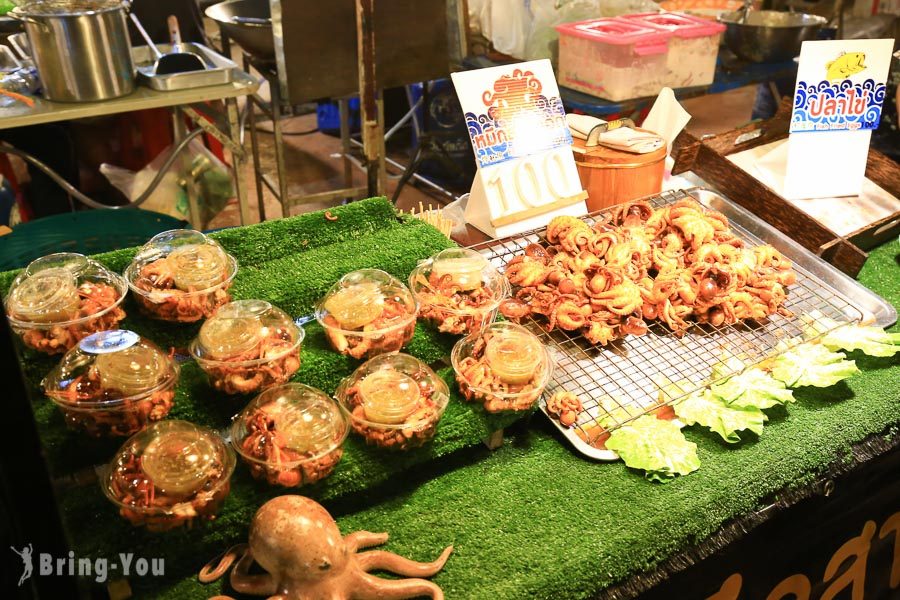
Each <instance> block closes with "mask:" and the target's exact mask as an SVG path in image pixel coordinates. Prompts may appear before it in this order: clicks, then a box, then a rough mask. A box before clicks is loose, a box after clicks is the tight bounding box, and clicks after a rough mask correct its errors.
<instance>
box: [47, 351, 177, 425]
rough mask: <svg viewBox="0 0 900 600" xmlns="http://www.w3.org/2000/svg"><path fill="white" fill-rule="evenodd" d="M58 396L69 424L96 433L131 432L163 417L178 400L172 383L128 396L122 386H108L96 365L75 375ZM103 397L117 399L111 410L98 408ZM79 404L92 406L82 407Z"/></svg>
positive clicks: (104, 398)
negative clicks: (133, 397)
mask: <svg viewBox="0 0 900 600" xmlns="http://www.w3.org/2000/svg"><path fill="white" fill-rule="evenodd" d="M56 396H57V399H58V400H61V401H62V402H63V403H64V404H60V408H61V410H62V412H63V415H64V416H65V419H66V424H67V425H68V426H69V427H71V428H72V429H77V430H80V431H84V432H85V433H87V434H88V435H91V436H94V437H106V436H127V435H131V434H132V433H134V432H136V431H139V430H141V429H143V428H144V427H145V426H146V425H147V423H150V422H152V421H159V420H160V419H162V418H164V417H165V416H166V415H167V414H169V411H170V410H172V406H173V405H174V403H175V390H174V389H173V388H172V387H171V386H167V387H165V388H164V389H158V390H156V391H154V392H152V393H151V394H150V395H149V396H145V397H141V398H137V399H132V398H128V397H127V396H128V394H126V393H123V392H121V391H119V390H115V389H111V388H105V387H104V386H103V384H102V382H101V380H100V373H99V371H98V369H96V368H93V369H91V370H89V371H88V372H87V373H85V374H84V375H79V376H77V377H75V379H74V380H72V382H71V383H69V384H68V386H67V387H66V388H65V390H64V391H62V392H57V394H56ZM123 398H124V399H123ZM120 399H121V400H120ZM104 400H117V401H118V402H117V403H116V404H115V406H111V407H110V408H109V410H103V409H97V408H96V407H97V406H98V405H99V404H100V403H102V402H103V401H104ZM79 404H84V405H85V406H86V407H88V406H90V407H91V408H85V409H81V410H79V409H78V405H79Z"/></svg>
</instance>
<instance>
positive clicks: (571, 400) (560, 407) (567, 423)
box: [547, 390, 583, 427]
mask: <svg viewBox="0 0 900 600" xmlns="http://www.w3.org/2000/svg"><path fill="white" fill-rule="evenodd" d="M582 410H583V406H582V404H581V400H580V399H579V398H578V396H576V395H575V394H574V393H572V392H567V391H565V390H559V391H557V392H554V393H553V395H552V396H550V399H549V400H547V413H548V414H549V415H550V416H551V417H553V418H554V419H557V420H558V421H559V424H560V425H562V426H563V427H571V426H572V425H574V424H575V421H577V420H578V413H580V412H581V411H582Z"/></svg>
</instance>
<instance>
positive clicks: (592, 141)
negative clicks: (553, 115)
mask: <svg viewBox="0 0 900 600" xmlns="http://www.w3.org/2000/svg"><path fill="white" fill-rule="evenodd" d="M605 123H606V121H604V120H602V119H598V118H597V117H591V116H589V115H574V114H568V115H566V124H568V126H569V131H571V132H572V137H576V138H578V139H580V140H585V147H586V148H590V147H593V146H606V147H608V148H614V149H616V150H622V151H623V152H632V153H634V154H647V153H648V152H653V151H654V150H658V149H659V148H661V147H662V145H663V143H664V142H663V139H662V138H661V137H659V136H658V135H656V134H655V133H649V132H645V131H636V130H634V129H631V128H629V127H619V128H618V129H613V130H612V131H601V129H602V128H601V127H600V125H603V124H605Z"/></svg>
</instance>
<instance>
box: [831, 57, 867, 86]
mask: <svg viewBox="0 0 900 600" xmlns="http://www.w3.org/2000/svg"><path fill="white" fill-rule="evenodd" d="M865 63H866V54H865V52H841V53H840V55H838V57H837V58H836V59H834V60H833V61H831V62H828V63H825V79H827V80H828V81H840V80H842V79H847V78H848V77H851V76H852V75H856V74H857V73H860V72H862V71H864V70H865V68H866V64H865Z"/></svg>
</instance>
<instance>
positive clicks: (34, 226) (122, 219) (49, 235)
mask: <svg viewBox="0 0 900 600" xmlns="http://www.w3.org/2000/svg"><path fill="white" fill-rule="evenodd" d="M186 226H187V221H182V220H179V219H176V218H175V217H170V216H169V215H164V214H162V213H158V212H153V211H149V210H137V209H121V210H85V211H79V212H72V213H65V214H61V215H53V216H50V217H44V218H42V219H37V220H35V221H29V222H27V223H22V224H21V225H17V226H16V227H14V228H13V230H12V233H9V234H7V235H4V236H0V271H8V270H10V269H18V268H21V267H24V266H26V265H27V264H28V263H30V262H31V261H33V260H34V259H36V258H40V257H42V256H46V255H47V254H52V253H54V252H79V253H81V254H96V253H97V252H106V251H108V250H116V249H118V248H129V247H131V246H140V245H141V244H143V243H144V242H146V241H147V240H148V239H150V238H151V237H153V236H154V235H156V234H157V233H159V232H161V231H166V230H168V229H183V228H184V227H186Z"/></svg>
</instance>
